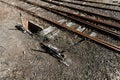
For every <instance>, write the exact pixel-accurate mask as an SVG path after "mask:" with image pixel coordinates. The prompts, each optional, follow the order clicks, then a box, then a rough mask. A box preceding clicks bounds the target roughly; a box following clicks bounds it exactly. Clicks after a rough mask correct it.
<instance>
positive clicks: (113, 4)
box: [75, 0, 120, 6]
mask: <svg viewBox="0 0 120 80" xmlns="http://www.w3.org/2000/svg"><path fill="white" fill-rule="evenodd" d="M75 1H82V2H89V3H96V4H104V5H111V6H120V5H119V4H115V3H105V2H97V1H87V0H75Z"/></svg>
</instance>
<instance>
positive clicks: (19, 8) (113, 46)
mask: <svg viewBox="0 0 120 80" xmlns="http://www.w3.org/2000/svg"><path fill="white" fill-rule="evenodd" d="M0 2H2V3H4V4H7V5H9V6H11V7H14V8H16V9H18V10H21V11H23V12H26V13H27V14H29V15H31V16H33V17H35V18H38V19H42V20H45V21H46V22H49V23H51V24H53V25H55V26H56V27H58V28H60V29H61V28H63V29H65V30H67V31H70V32H72V33H75V34H77V35H80V36H82V37H85V38H88V39H90V40H92V41H94V42H96V43H98V44H101V45H103V46H105V47H108V48H110V49H112V50H115V51H118V52H120V47H119V46H117V45H114V44H111V43H109V42H106V41H103V40H101V39H99V38H96V37H92V36H90V35H89V34H87V33H85V32H80V31H78V30H77V29H75V28H71V27H68V26H67V25H66V24H61V23H59V22H57V21H52V20H49V19H47V18H43V17H41V16H39V15H38V14H37V13H35V12H32V11H30V10H26V9H24V8H21V7H19V6H16V5H12V4H9V3H6V2H4V1H0Z"/></svg>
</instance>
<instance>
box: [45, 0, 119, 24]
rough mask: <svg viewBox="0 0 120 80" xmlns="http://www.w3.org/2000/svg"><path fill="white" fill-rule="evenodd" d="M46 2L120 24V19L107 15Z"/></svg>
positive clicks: (46, 0)
mask: <svg viewBox="0 0 120 80" xmlns="http://www.w3.org/2000/svg"><path fill="white" fill-rule="evenodd" d="M44 1H45V2H48V3H51V4H54V5H57V6H63V7H67V8H70V9H73V10H78V11H81V12H85V13H89V14H92V15H96V16H99V17H103V18H106V19H111V20H114V21H118V22H120V20H119V19H117V18H113V17H110V16H107V15H103V14H99V13H94V12H90V11H87V10H83V9H80V8H75V7H71V6H68V5H64V4H59V3H55V2H53V1H48V0H44Z"/></svg>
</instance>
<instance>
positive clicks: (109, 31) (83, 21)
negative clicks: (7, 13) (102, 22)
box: [25, 1, 120, 38]
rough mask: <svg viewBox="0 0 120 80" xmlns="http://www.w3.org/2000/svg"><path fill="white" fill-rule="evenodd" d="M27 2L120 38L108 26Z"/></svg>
mask: <svg viewBox="0 0 120 80" xmlns="http://www.w3.org/2000/svg"><path fill="white" fill-rule="evenodd" d="M25 2H26V3H28V4H31V5H34V6H39V7H42V8H44V9H47V10H50V11H53V12H55V13H57V14H60V15H62V16H66V17H68V18H70V19H73V20H75V21H77V22H79V23H82V24H84V25H86V26H89V27H92V28H95V29H98V30H101V31H103V32H106V33H108V34H110V35H113V36H116V37H119V38H120V33H117V32H114V31H112V30H110V29H108V28H103V27H100V26H97V25H94V24H92V23H90V22H87V21H86V20H83V19H78V18H75V17H72V16H71V15H70V16H69V15H65V14H62V13H60V12H63V11H61V10H58V9H53V8H48V7H45V6H42V5H39V4H37V3H34V2H30V1H25ZM59 11H60V12H59Z"/></svg>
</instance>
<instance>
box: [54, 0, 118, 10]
mask: <svg viewBox="0 0 120 80" xmlns="http://www.w3.org/2000/svg"><path fill="white" fill-rule="evenodd" d="M55 1H57V2H63V3H70V4H75V5H80V6H84V7H92V8H97V9H102V10H109V11H116V12H120V10H116V9H111V8H105V7H99V6H94V5H87V4H82V3H77V2H70V1H60V0H55Z"/></svg>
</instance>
